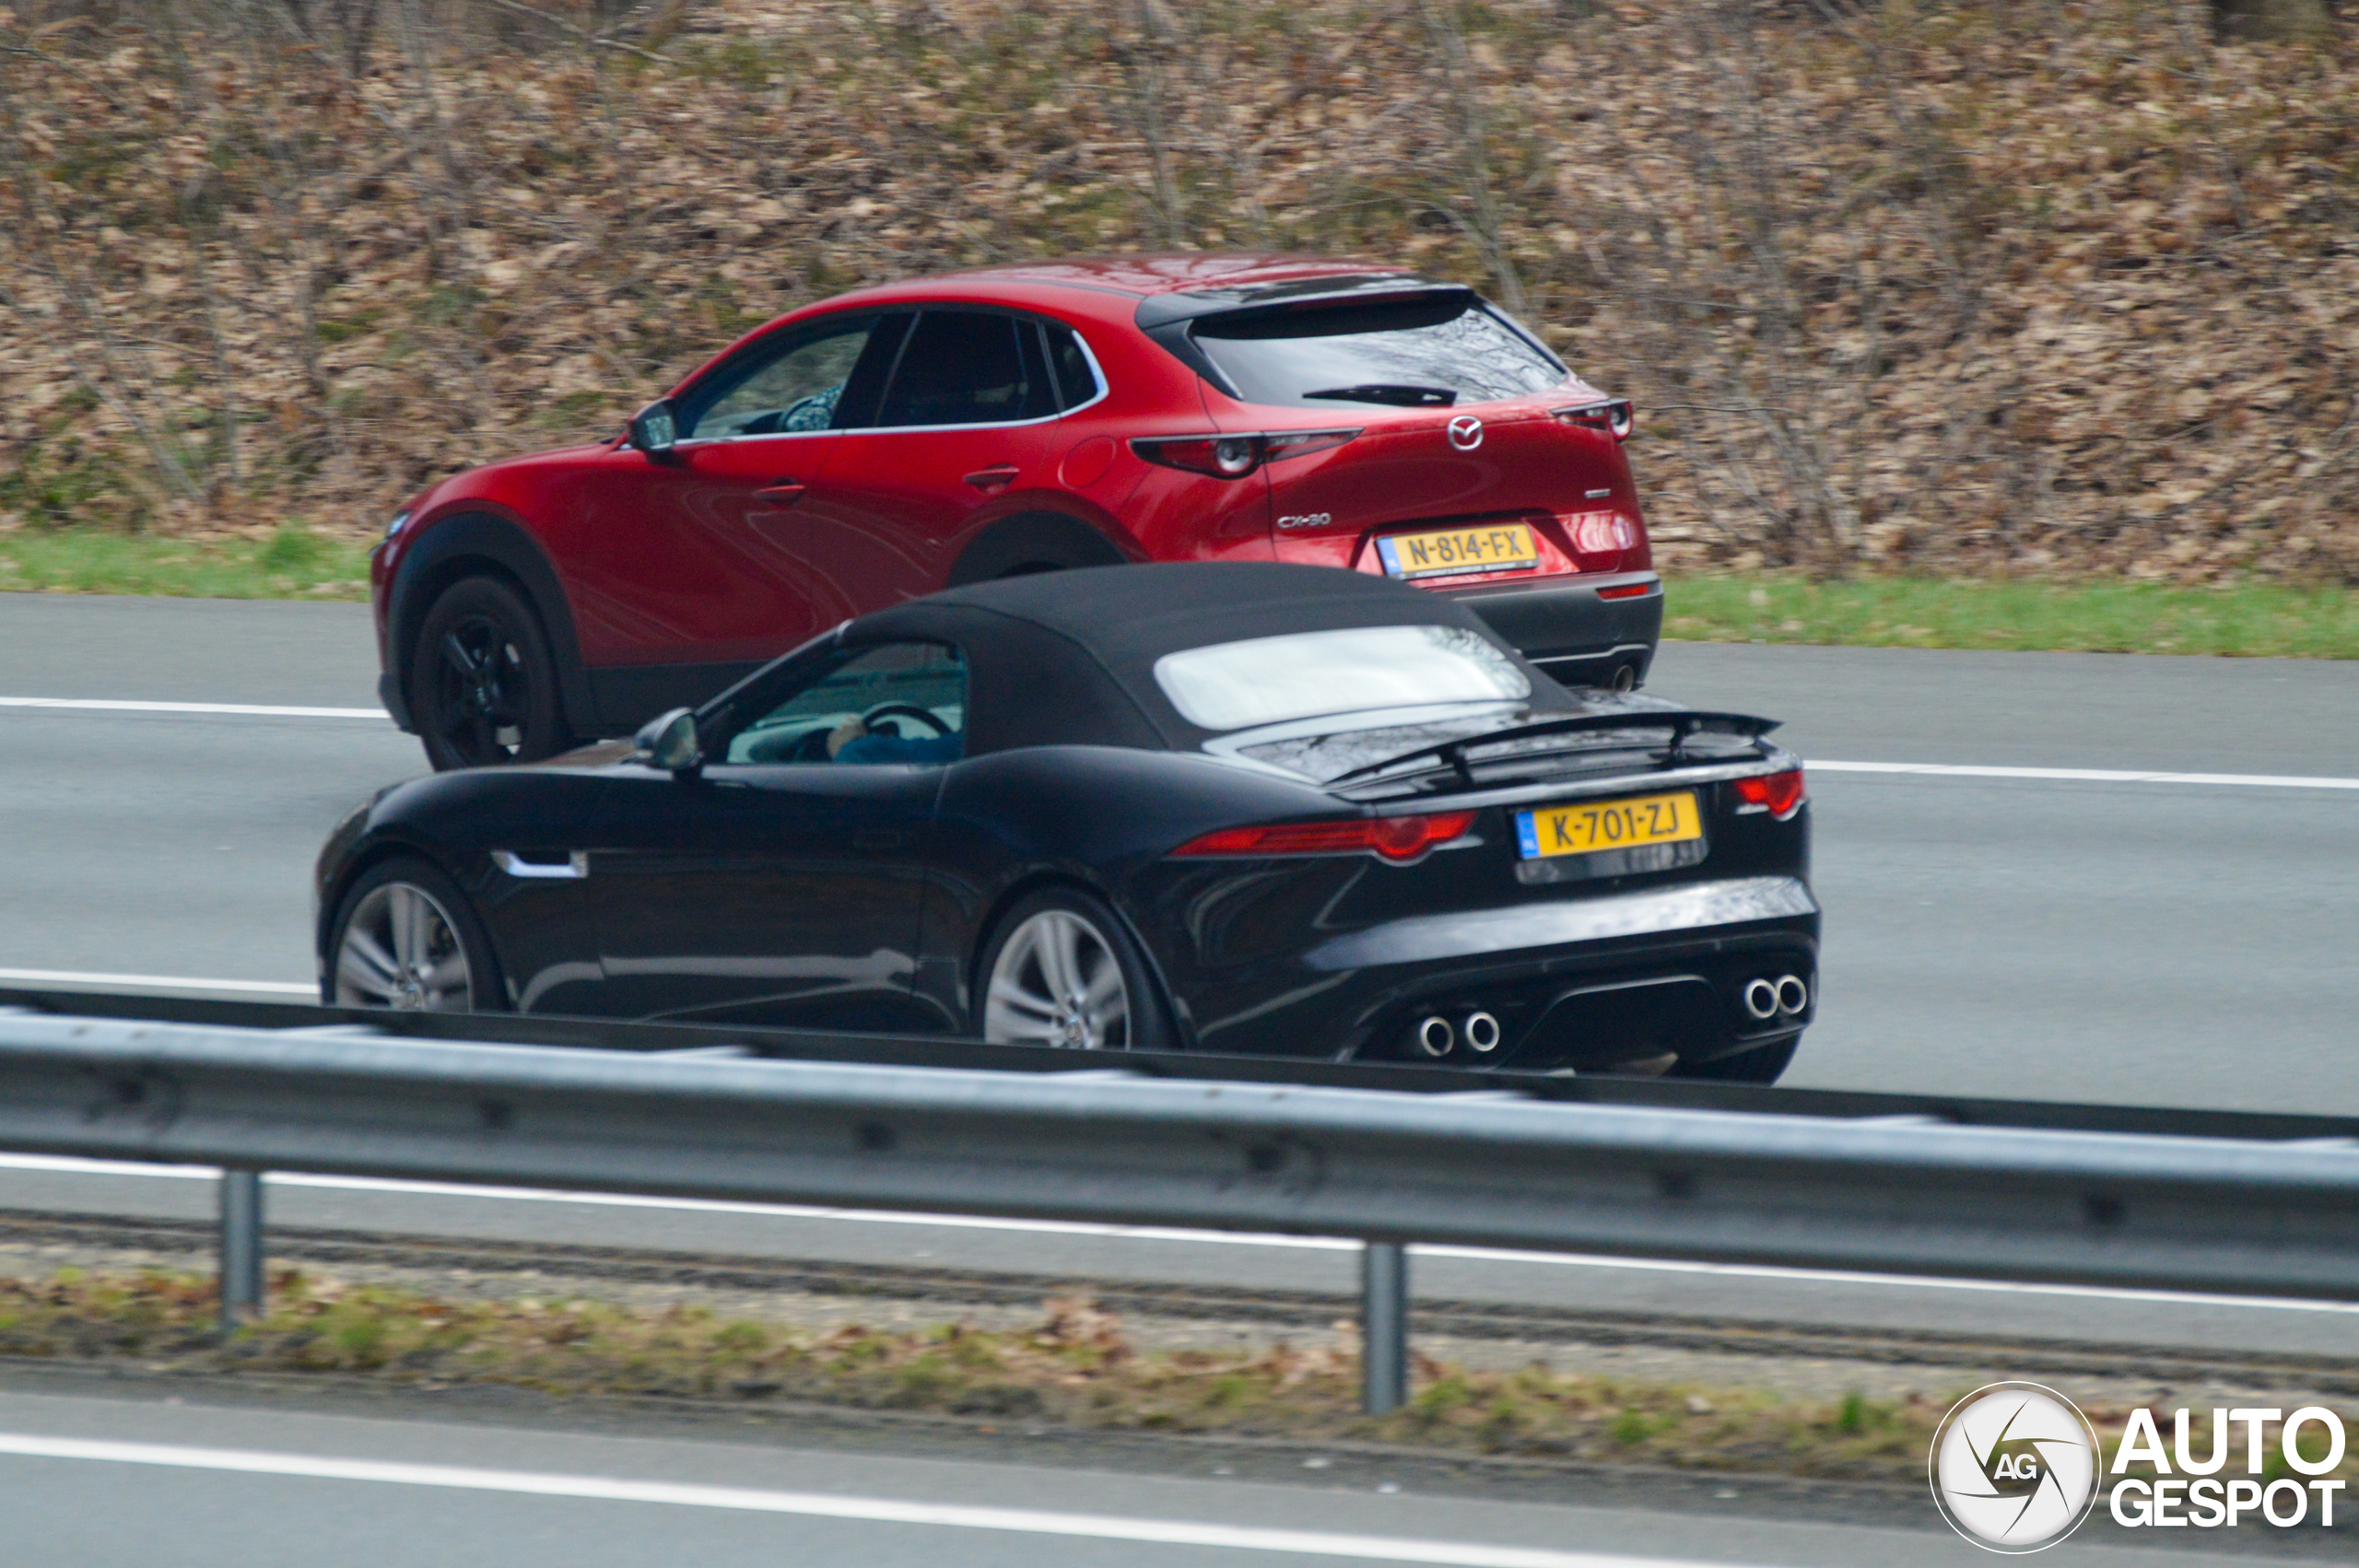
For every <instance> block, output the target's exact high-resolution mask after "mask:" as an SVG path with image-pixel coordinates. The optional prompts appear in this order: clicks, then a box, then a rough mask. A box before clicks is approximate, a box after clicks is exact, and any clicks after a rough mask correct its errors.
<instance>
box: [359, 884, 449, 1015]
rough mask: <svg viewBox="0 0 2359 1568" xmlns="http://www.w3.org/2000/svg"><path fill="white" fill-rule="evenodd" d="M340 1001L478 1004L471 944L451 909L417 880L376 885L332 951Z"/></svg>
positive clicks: (409, 1008)
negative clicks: (464, 938) (462, 938)
mask: <svg viewBox="0 0 2359 1568" xmlns="http://www.w3.org/2000/svg"><path fill="white" fill-rule="evenodd" d="M335 1000H336V1005H337V1006H339V1007H393V1008H400V1009H402V1010H404V1011H405V1012H467V1011H469V1010H470V1009H471V1008H473V1006H474V1005H475V985H474V977H472V976H471V975H470V974H469V973H468V972H467V950H466V945H465V944H464V942H460V940H459V931H458V928H457V927H456V926H453V925H452V923H451V916H450V913H449V911H447V910H445V909H444V908H443V907H442V906H441V905H440V904H438V903H436V902H435V900H434V895H432V894H430V893H428V892H427V891H426V890H425V889H424V888H422V887H419V886H417V885H416V884H415V883H406V882H389V883H385V885H384V886H382V887H377V888H371V889H370V891H369V894H368V895H367V896H366V897H364V898H362V899H361V900H360V903H359V906H358V907H357V908H355V909H354V910H353V911H352V919H349V920H346V922H345V926H344V940H343V941H342V942H341V943H339V944H338V946H337V949H336V955H335Z"/></svg>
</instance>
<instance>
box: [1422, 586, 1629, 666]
mask: <svg viewBox="0 0 2359 1568" xmlns="http://www.w3.org/2000/svg"><path fill="white" fill-rule="evenodd" d="M1631 588H1639V589H1641V590H1642V591H1640V592H1637V593H1631V594H1629V595H1628V597H1626V598H1614V599H1604V598H1600V597H1599V596H1598V590H1600V589H1605V590H1607V591H1612V590H1614V589H1621V590H1623V591H1625V592H1626V591H1628V590H1629V589H1631ZM1433 591H1434V592H1437V593H1440V594H1442V595H1444V596H1446V597H1448V598H1451V599H1455V600H1457V601H1458V602H1459V603H1462V604H1464V605H1465V606H1466V607H1467V608H1468V609H1470V610H1473V612H1474V613H1475V614H1478V615H1480V616H1482V617H1483V619H1485V621H1487V622H1489V623H1490V625H1491V629H1492V630H1493V631H1496V632H1497V633H1498V634H1499V635H1500V636H1501V637H1503V638H1507V639H1508V641H1509V642H1511V643H1513V644H1514V645H1515V646H1516V649H1517V650H1518V651H1520V653H1521V654H1522V655H1523V656H1524V657H1525V658H1526V659H1529V660H1531V661H1532V662H1533V663H1534V664H1537V665H1539V666H1540V667H1541V668H1542V669H1543V670H1545V671H1546V672H1547V673H1549V674H1550V675H1551V676H1553V677H1554V678H1555V680H1557V681H1559V682H1561V683H1562V684H1564V685H1570V686H1613V685H1621V684H1622V682H1621V673H1622V672H1623V671H1625V670H1626V671H1628V672H1629V683H1630V684H1631V685H1642V684H1644V682H1645V681H1646V678H1647V666H1648V665H1649V664H1651V663H1653V662H1654V657H1655V643H1656V641H1657V640H1658V639H1659V638H1661V636H1662V579H1661V577H1659V576H1657V575H1656V574H1655V573H1653V572H1610V573H1607V572H1601V573H1599V574H1598V575H1596V576H1594V577H1551V578H1541V579H1537V580H1535V581H1527V582H1517V583H1496V582H1486V583H1485V584H1483V585H1482V586H1480V587H1478V588H1461V589H1449V588H1438V589H1435V590H1433Z"/></svg>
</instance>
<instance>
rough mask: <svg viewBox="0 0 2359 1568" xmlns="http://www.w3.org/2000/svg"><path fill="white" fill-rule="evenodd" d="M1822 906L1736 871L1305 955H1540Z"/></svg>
mask: <svg viewBox="0 0 2359 1568" xmlns="http://www.w3.org/2000/svg"><path fill="white" fill-rule="evenodd" d="M1817 914H1818V901H1817V900H1816V899H1814V898H1813V897H1812V896H1811V892H1810V889H1809V887H1807V886H1806V885H1804V883H1802V879H1801V878H1800V877H1791V876H1748V877H1737V878H1733V879H1731V880H1730V881H1726V882H1691V883H1680V884H1678V885H1676V886H1672V887H1652V888H1648V889H1646V890H1644V891H1643V892H1638V893H1625V894H1621V895H1617V896H1614V897H1608V898H1581V899H1567V900H1566V901H1564V902H1563V903H1551V904H1520V905H1514V906H1510V907H1506V908H1500V909H1470V910H1462V911H1459V912H1456V913H1452V914H1448V915H1413V916H1411V917H1410V918H1408V919H1402V920H1394V921H1391V922H1390V923H1389V924H1386V925H1382V926H1379V927H1377V928H1376V929H1375V930H1365V931H1354V932H1353V933H1352V934H1351V935H1349V936H1343V937H1337V938H1336V939H1335V940H1333V941H1332V942H1325V943H1322V944H1321V945H1320V946H1318V947H1315V948H1313V949H1311V950H1310V952H1309V953H1308V954H1305V955H1304V962H1305V963H1306V964H1307V965H1309V967H1311V968H1313V969H1367V968H1372V967H1375V966H1377V965H1393V964H1431V963H1436V962H1438V961H1443V960H1449V959H1460V960H1463V959H1470V958H1506V959H1510V960H1512V959H1514V958H1518V957H1523V956H1530V957H1533V958H1539V957H1547V956H1553V955H1554V954H1553V951H1551V952H1535V951H1531V950H1535V949H1545V950H1554V949H1557V948H1561V947H1563V946H1565V945H1566V944H1567V943H1571V942H1608V941H1612V940H1614V938H1617V937H1647V936H1659V935H1661V934H1663V933H1665V932H1671V931H1681V932H1686V931H1698V930H1704V929H1707V928H1709V927H1714V926H1738V925H1749V924H1752V923H1754V922H1755V921H1760V920H1781V919H1793V918H1795V917H1798V916H1810V917H1813V919H1814V918H1815V917H1816V916H1817Z"/></svg>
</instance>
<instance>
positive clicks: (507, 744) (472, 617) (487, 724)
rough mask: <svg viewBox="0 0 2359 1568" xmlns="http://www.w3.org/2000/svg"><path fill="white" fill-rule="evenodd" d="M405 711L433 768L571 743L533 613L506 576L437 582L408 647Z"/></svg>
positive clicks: (532, 754)
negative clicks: (437, 592) (443, 585)
mask: <svg viewBox="0 0 2359 1568" xmlns="http://www.w3.org/2000/svg"><path fill="white" fill-rule="evenodd" d="M409 696H410V713H411V716H412V718H413V720H415V721H416V723H417V733H418V737H419V739H421V740H423V741H424V742H425V743H426V757H427V760H428V762H430V763H432V764H433V765H434V766H435V768H436V770H437V771H438V772H439V771H446V770H448V769H451V768H454V767H492V766H499V764H501V763H509V762H534V761H537V760H539V759H540V758H542V757H545V756H555V755H557V753H559V752H561V751H565V750H567V749H569V747H570V746H571V745H572V744H573V737H572V736H571V735H569V734H568V733H567V732H566V728H565V715H564V710H563V709H562V708H560V707H559V706H558V703H557V661H555V660H554V659H553V658H551V657H550V654H549V645H548V638H546V636H544V635H543V634H542V632H541V623H540V617H538V616H537V615H535V614H533V607H532V606H531V605H530V604H528V603H525V602H524V598H523V596H522V594H520V593H518V592H517V591H515V590H514V589H513V588H511V587H510V586H509V585H508V584H506V583H504V582H501V581H500V580H499V579H496V578H488V577H471V578H465V579H461V580H460V581H458V582H455V583H453V584H452V585H451V586H450V587H449V588H447V589H445V590H443V591H442V596H441V597H440V599H437V600H436V601H435V602H434V606H433V608H431V609H429V610H428V611H427V613H426V621H425V624H424V625H423V626H420V627H419V628H418V633H417V644H416V646H415V647H413V648H412V649H411V650H410V678H409Z"/></svg>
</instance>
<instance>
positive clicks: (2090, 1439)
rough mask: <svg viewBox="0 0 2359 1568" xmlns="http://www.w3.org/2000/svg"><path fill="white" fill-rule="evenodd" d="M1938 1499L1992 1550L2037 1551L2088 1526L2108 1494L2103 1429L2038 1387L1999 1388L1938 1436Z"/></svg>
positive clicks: (1965, 1403)
mask: <svg viewBox="0 0 2359 1568" xmlns="http://www.w3.org/2000/svg"><path fill="white" fill-rule="evenodd" d="M1930 1468H1931V1476H1932V1482H1933V1501H1934V1502H1935V1503H1936V1504H1939V1505H1940V1507H1941V1510H1942V1518H1944V1519H1946V1520H1948V1521H1949V1523H1950V1527H1951V1528H1952V1529H1954V1530H1955V1531H1957V1533H1958V1534H1960V1535H1962V1536H1964V1537H1965V1538H1966V1539H1968V1540H1970V1541H1972V1542H1973V1543H1974V1544H1975V1545H1977V1546H1978V1547H1981V1548H1983V1549H1984V1550H1989V1551H2001V1552H2009V1553H2016V1552H2026V1551H2039V1550H2045V1549H2046V1548H2048V1547H2051V1546H2054V1545H2055V1544H2056V1543H2057V1542H2058V1541H2060V1540H2062V1539H2064V1538H2065V1537H2066V1536H2069V1535H2071V1533H2072V1532H2073V1531H2074V1530H2077V1529H2079V1528H2080V1527H2081V1521H2083V1519H2086V1518H2087V1517H2088V1516H2089V1513H2090V1511H2091V1510H2092V1509H2094V1508H2095V1506H2096V1503H2097V1493H2098V1492H2099V1491H2100V1490H2101V1488H2100V1487H2099V1485H2098V1481H2099V1480H2100V1477H2099V1474H2098V1469H2099V1461H2098V1453H2097V1433H2096V1429H2095V1427H2093V1426H2091V1425H2090V1424H2089V1418H2088V1417H2086V1416H2084V1415H2083V1414H2082V1413H2081V1412H2080V1410H2079V1408H2078V1407H2076V1406H2075V1405H2074V1404H2073V1403H2072V1401H2071V1400H2070V1399H2068V1398H2065V1397H2064V1396H2063V1395H2061V1394H2059V1393H2058V1392H2057V1391H2056V1390H2055V1389H2053V1388H2045V1387H2041V1386H2040V1385H2038V1384H2036V1383H1993V1384H1991V1385H1989V1387H1984V1388H1978V1389H1976V1390H1975V1391H1974V1392H1973V1393H1971V1394H1968V1395H1967V1396H1966V1398H1963V1399H1960V1400H1959V1401H1958V1402H1957V1404H1956V1405H1955V1406H1954V1408H1953V1409H1952V1410H1950V1413H1949V1414H1948V1415H1946V1416H1943V1417H1942V1424H1941V1428H1940V1430H1939V1431H1937V1432H1935V1433H1933V1452H1932V1457H1931V1467H1930Z"/></svg>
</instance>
